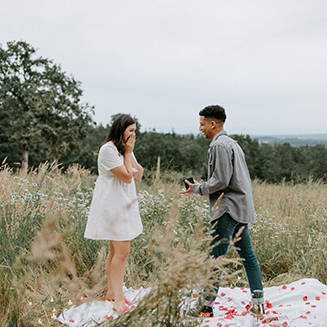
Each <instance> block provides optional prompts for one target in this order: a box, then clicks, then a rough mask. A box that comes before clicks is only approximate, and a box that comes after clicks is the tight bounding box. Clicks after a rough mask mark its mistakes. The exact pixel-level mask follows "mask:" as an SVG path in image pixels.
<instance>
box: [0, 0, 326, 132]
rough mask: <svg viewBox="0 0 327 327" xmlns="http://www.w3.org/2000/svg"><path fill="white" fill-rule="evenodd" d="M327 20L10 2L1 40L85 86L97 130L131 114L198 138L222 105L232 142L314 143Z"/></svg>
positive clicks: (178, 4)
mask: <svg viewBox="0 0 327 327" xmlns="http://www.w3.org/2000/svg"><path fill="white" fill-rule="evenodd" d="M326 12H327V3H326V2H325V1H319V0H317V1H314V2H308V1H304V0H302V1H301V0H300V1H299V0H298V1H293V0H288V1H280V0H277V1H273V2H272V1H258V0H252V1H240V0H239V1H236V0H235V1H217V0H203V1H201V2H200V1H195V0H189V1H186V0H179V1H172V0H165V1H163V0H151V1H150V0H147V1H146V0H138V1H135V0H134V1H132V0H130V1H127V0H121V1H119V2H118V1H113V2H108V1H95V2H89V1H77V0H74V1H64V0H59V1H56V2H48V1H42V0H38V1H35V0H32V1H28V2H18V1H11V2H6V3H5V4H3V6H2V13H1V21H0V31H1V40H2V42H4V41H6V40H11V39H25V40H27V41H29V42H30V43H32V44H33V45H34V46H36V47H38V48H39V54H41V55H44V56H47V57H50V58H53V59H54V60H55V61H56V62H58V63H61V64H62V67H63V69H65V70H66V71H68V72H71V73H72V74H73V75H74V76H75V77H76V78H77V79H79V80H81V81H82V85H83V88H84V89H85V100H86V101H88V102H90V103H92V104H94V105H95V106H96V116H95V118H96V120H97V121H99V122H100V121H102V122H104V123H106V122H107V121H108V117H109V116H110V115H111V114H113V113H115V112H120V111H125V112H130V113H134V114H135V115H136V116H137V117H138V118H139V119H140V121H141V124H142V125H143V126H144V127H148V128H150V127H156V128H157V129H159V130H160V129H161V130H171V129H172V128H174V129H175V130H176V131H177V132H179V131H180V132H194V133H196V132H197V114H198V111H199V110H200V109H201V108H202V107H203V106H205V105H207V104H213V103H220V104H222V105H225V106H226V107H227V109H228V110H229V113H230V114H229V120H228V127H229V128H230V129H231V131H232V132H241V131H243V132H245V133H263V132H264V131H267V132H269V133H278V132H283V133H285V132H287V131H288V130H289V131H290V132H308V133H309V132H315V131H317V132H322V131H324V130H325V123H324V122H325V121H326V119H327V117H326V116H327V114H326V110H325V103H326V102H325V95H324V94H325V90H326V77H325V76H326V75H327V74H326V73H327V65H326V58H327V44H326V42H325V40H326V34H327V33H326V30H327V20H326ZM308 110H310V124H308V119H307V117H308V116H307V115H305V114H299V113H300V112H306V111H308ZM271 117H273V118H274V119H273V120H272V118H271Z"/></svg>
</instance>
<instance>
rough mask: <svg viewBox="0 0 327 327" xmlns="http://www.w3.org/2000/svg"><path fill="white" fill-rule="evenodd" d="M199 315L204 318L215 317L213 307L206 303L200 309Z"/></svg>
mask: <svg viewBox="0 0 327 327" xmlns="http://www.w3.org/2000/svg"><path fill="white" fill-rule="evenodd" d="M199 316H200V317H203V318H210V317H213V310H212V307H210V306H209V305H204V306H203V307H202V309H201V311H200V314H199Z"/></svg>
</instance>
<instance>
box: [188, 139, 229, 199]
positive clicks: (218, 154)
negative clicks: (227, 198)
mask: <svg viewBox="0 0 327 327" xmlns="http://www.w3.org/2000/svg"><path fill="white" fill-rule="evenodd" d="M210 150H211V156H210V162H209V163H208V164H209V165H213V167H211V169H210V170H211V171H212V174H211V176H210V177H209V179H208V181H206V182H204V183H202V184H196V185H194V186H193V187H192V191H193V193H198V194H201V195H208V194H212V193H215V192H218V191H223V190H225V189H226V188H227V186H228V185H229V182H230V180H231V178H232V176H233V160H232V150H231V149H229V148H228V147H226V146H223V145H220V144H217V145H214V146H213V147H212V148H211V149H210Z"/></svg>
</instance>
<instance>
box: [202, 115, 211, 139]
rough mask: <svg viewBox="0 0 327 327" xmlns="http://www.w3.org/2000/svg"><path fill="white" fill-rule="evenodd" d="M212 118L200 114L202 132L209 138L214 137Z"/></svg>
mask: <svg viewBox="0 0 327 327" xmlns="http://www.w3.org/2000/svg"><path fill="white" fill-rule="evenodd" d="M212 127H213V126H212V120H210V119H208V118H205V117H204V116H200V127H199V130H200V132H201V133H202V134H203V135H204V136H205V137H206V138H207V139H211V138H212V130H213V128H212Z"/></svg>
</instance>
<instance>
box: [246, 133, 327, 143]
mask: <svg viewBox="0 0 327 327" xmlns="http://www.w3.org/2000/svg"><path fill="white" fill-rule="evenodd" d="M251 137H252V138H254V139H256V140H258V141H259V142H260V143H267V144H280V143H289V144H291V145H293V146H304V145H309V146H313V145H317V144H323V145H325V146H327V134H291V135H251Z"/></svg>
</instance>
